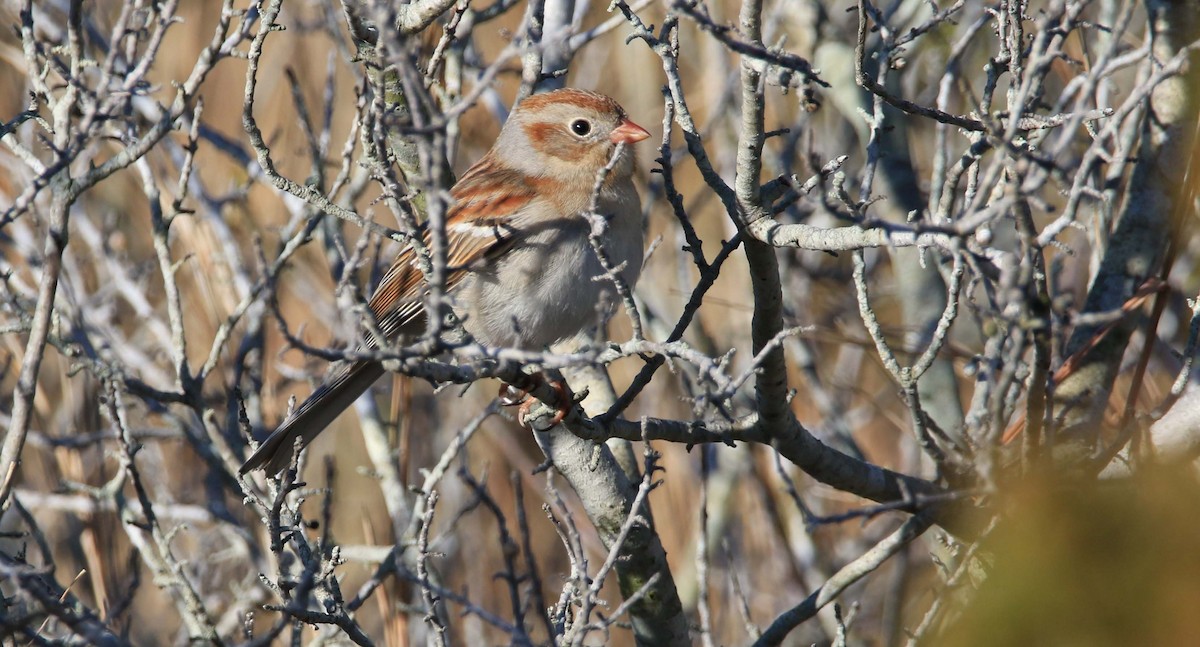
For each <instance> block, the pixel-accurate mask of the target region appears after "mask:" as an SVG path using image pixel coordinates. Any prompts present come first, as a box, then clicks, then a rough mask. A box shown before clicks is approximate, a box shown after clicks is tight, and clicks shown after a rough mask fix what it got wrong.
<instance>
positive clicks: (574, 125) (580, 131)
mask: <svg viewBox="0 0 1200 647" xmlns="http://www.w3.org/2000/svg"><path fill="white" fill-rule="evenodd" d="M571 132H573V133H575V134H576V135H579V136H580V137H585V136H587V134H588V133H590V132H592V123H591V122H590V121H588V120H587V119H576V120H575V121H572V122H571Z"/></svg>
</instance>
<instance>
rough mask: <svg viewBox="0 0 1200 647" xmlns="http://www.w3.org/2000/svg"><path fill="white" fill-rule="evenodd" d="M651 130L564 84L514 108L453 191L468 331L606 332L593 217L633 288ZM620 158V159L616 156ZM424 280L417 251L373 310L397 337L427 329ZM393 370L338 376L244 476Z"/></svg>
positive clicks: (456, 272)
mask: <svg viewBox="0 0 1200 647" xmlns="http://www.w3.org/2000/svg"><path fill="white" fill-rule="evenodd" d="M649 136H650V133H648V132H646V130H645V129H644V128H642V127H641V126H638V125H637V124H635V123H633V122H632V121H630V120H629V118H628V117H627V116H626V114H625V110H624V109H623V108H621V106H620V105H619V104H618V103H617V102H616V101H614V100H613V99H611V98H609V97H606V96H604V95H601V94H597V93H594V92H588V91H585V90H578V89H571V88H567V89H562V90H555V91H552V92H546V93H543V94H536V95H533V96H530V97H529V98H527V99H525V100H524V101H522V102H520V103H519V104H518V105H517V106H516V108H514V109H513V111H512V113H511V114H510V115H509V118H508V121H507V122H505V124H504V127H503V128H502V129H501V130H500V135H499V136H498V137H497V138H496V142H495V144H493V146H492V148H491V150H489V151H488V152H487V154H485V155H484V156H483V157H482V158H481V159H480V160H479V161H478V162H476V163H475V165H474V166H472V167H471V168H470V169H468V170H467V172H466V173H464V174H463V176H462V178H460V179H459V181H458V182H457V183H456V184H455V185H454V187H453V188H452V189H451V190H450V194H451V196H452V198H453V202H452V204H451V206H450V208H449V210H448V212H447V214H446V236H447V241H448V245H447V252H446V253H447V266H448V268H449V272H448V276H447V280H446V288H447V291H448V293H449V294H450V295H451V304H452V307H453V309H454V311H455V313H456V314H457V315H458V316H459V318H460V319H461V320H462V322H463V326H464V327H465V328H466V330H467V332H469V333H471V335H472V336H473V337H474V338H475V339H476V340H477V341H479V342H480V343H482V344H485V345H488V346H495V347H512V348H519V349H525V350H539V349H542V348H544V347H546V346H547V345H549V344H552V343H554V342H557V341H560V340H563V339H566V338H568V337H571V336H573V335H575V334H577V333H579V332H580V331H582V330H585V329H587V328H589V327H592V326H595V325H596V324H597V323H599V322H600V321H601V319H602V317H603V315H604V314H605V313H602V312H600V311H599V309H598V304H605V303H615V302H616V301H617V299H615V298H614V295H615V287H614V285H613V282H612V281H611V280H603V279H601V280H596V279H597V277H601V276H602V275H603V274H604V273H605V272H604V268H603V266H602V265H601V262H600V260H599V258H598V257H597V255H596V253H595V251H594V249H593V248H592V245H591V243H590V242H589V240H588V235H589V233H590V232H591V223H590V222H589V221H588V219H587V218H585V217H583V215H582V214H583V213H586V212H587V211H589V210H590V209H591V207H592V198H593V192H594V190H595V186H596V181H597V179H598V177H599V174H600V173H601V172H602V171H603V169H604V168H605V167H606V166H607V165H609V163H610V161H612V162H613V164H612V166H611V168H610V171H609V172H608V174H607V175H606V176H605V178H604V182H603V184H602V185H601V186H600V190H599V199H598V201H597V206H598V208H597V212H598V213H600V214H603V215H604V216H605V217H606V218H608V233H607V237H606V239H605V241H604V246H605V247H604V249H605V251H606V253H607V255H608V256H609V260H610V262H611V263H612V266H613V267H616V268H619V270H618V271H619V274H620V277H621V279H622V281H624V283H625V284H626V285H628V286H630V287H632V286H633V285H634V284H635V283H636V282H637V278H638V275H639V274H640V273H641V269H642V253H643V244H642V218H641V203H640V200H639V198H638V193H637V189H636V188H634V185H633V153H632V150H631V148H630V145H632V144H635V143H637V142H639V141H641V140H643V139H646V138H647V137H649ZM614 155H615V159H614ZM425 289H426V288H425V282H424V277H423V275H422V273H421V271H420V270H419V269H418V267H417V265H416V255H415V253H414V251H413V249H412V248H411V247H409V248H406V249H404V250H403V251H402V252H400V255H399V256H398V257H397V258H396V260H395V262H393V263H392V265H391V267H390V268H389V269H388V271H387V273H386V274H384V276H383V279H382V280H381V281H380V283H379V287H378V288H376V290H375V293H374V294H373V295H372V296H371V299H370V302H369V306H370V308H371V312H372V313H373V314H374V316H375V318H376V320H377V321H378V323H379V330H380V332H382V333H383V334H384V335H385V336H386V337H387V338H388V339H390V340H401V341H403V340H405V339H414V338H416V337H417V336H419V335H420V334H421V333H423V332H424V330H425V307H424V301H423V294H424V291H425ZM383 373H384V370H383V366H382V364H381V363H379V362H373V361H359V362H355V363H352V364H349V365H346V366H344V367H342V368H340V369H338V370H336V371H334V373H333V374H332V375H330V376H328V377H327V378H326V380H325V382H324V383H323V384H322V385H321V386H320V387H319V388H318V389H317V390H316V391H314V392H313V394H312V395H311V396H309V397H308V399H307V400H305V401H304V402H303V403H301V404H300V406H299V407H297V408H296V410H295V412H293V413H292V415H290V416H289V417H288V418H287V419H286V420H284V421H283V423H282V424H281V425H279V428H277V429H276V430H275V431H274V432H273V433H272V434H271V435H270V436H269V437H267V439H266V440H264V441H263V442H262V444H261V445H259V446H258V449H257V450H256V451H255V452H254V453H253V454H252V455H251V456H250V458H248V459H246V462H245V463H244V464H243V465H242V467H241V470H240V472H241V473H242V474H245V473H247V472H249V471H250V470H253V469H257V468H260V467H262V468H265V469H266V471H267V472H268V473H271V474H277V473H278V472H280V471H281V470H283V468H285V467H287V465H288V464H289V463H290V462H291V457H292V451H293V447H294V446H295V443H296V441H297V439H299V442H300V444H301V446H305V445H308V444H309V443H310V442H312V440H313V439H314V438H316V436H317V434H319V433H321V431H322V430H323V429H325V427H326V426H328V425H329V423H331V422H333V420H334V418H336V417H337V416H338V415H339V414H340V413H341V412H342V411H344V410H345V409H346V408H347V407H349V406H350V405H351V404H352V403H353V402H354V401H355V400H356V399H357V398H358V396H360V395H361V394H362V393H363V392H364V391H366V390H367V389H368V388H370V387H371V385H372V384H373V383H374V382H375V381H376V380H377V379H379V377H380V376H382V375H383Z"/></svg>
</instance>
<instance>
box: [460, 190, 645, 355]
mask: <svg viewBox="0 0 1200 647" xmlns="http://www.w3.org/2000/svg"><path fill="white" fill-rule="evenodd" d="M623 215H625V216H626V217H625V218H617V219H614V220H613V221H612V222H611V223H610V227H611V228H612V229H611V230H610V232H609V236H607V237H606V243H605V248H606V250H607V251H608V253H609V255H610V257H611V258H612V261H613V263H614V264H620V263H622V262H623V263H625V267H624V269H623V270H622V272H621V276H622V278H623V279H624V281H625V282H626V283H627V284H628V285H629V287H630V288H632V287H633V284H634V283H636V281H637V277H638V274H639V273H640V271H641V264H642V236H641V223H640V217H639V216H640V214H637V213H636V212H635V213H634V214H623ZM621 228H623V229H621ZM631 228H632V229H631ZM587 234H588V224H587V222H586V221H585V220H584V219H583V218H582V217H579V218H578V219H577V220H570V221H567V222H566V223H565V224H564V223H563V221H558V223H557V225H556V226H554V227H547V228H546V229H545V230H543V231H540V232H536V233H533V234H531V235H530V236H529V237H528V238H527V239H526V240H525V241H523V242H522V243H520V244H518V246H516V247H514V248H513V249H511V250H509V252H508V253H507V254H505V255H504V256H503V258H502V259H499V260H497V261H496V262H495V263H494V264H492V265H491V266H490V267H486V268H481V269H480V270H477V271H475V272H472V273H471V275H470V276H469V277H468V278H467V279H466V280H465V282H464V285H463V286H462V287H463V290H462V292H460V294H459V295H458V301H459V303H460V304H470V305H469V306H467V307H464V308H462V309H461V310H460V316H461V317H463V319H464V326H465V327H466V328H467V330H468V331H469V332H470V333H471V334H472V335H473V336H474V337H475V338H476V339H477V340H478V341H480V342H482V343H484V344H486V345H489V346H498V347H515V348H522V349H528V350H537V349H541V348H543V347H545V346H547V345H549V344H552V343H554V342H556V341H559V340H562V339H565V338H568V337H571V336H573V335H575V334H576V333H578V332H580V331H582V330H585V329H588V328H591V327H594V326H596V325H598V324H599V323H601V322H603V321H604V319H605V318H606V317H607V316H608V315H609V314H610V313H611V312H612V309H613V307H615V305H616V304H617V303H618V302H619V301H620V298H619V297H618V296H617V295H616V291H615V289H614V288H613V284H612V281H609V280H606V279H600V280H596V277H600V276H602V275H603V274H604V270H603V268H602V266H601V265H600V262H599V260H598V259H597V258H596V254H595V252H594V251H593V250H592V247H591V245H590V244H589V243H588V239H587ZM630 234H632V235H630ZM456 309H457V308H456Z"/></svg>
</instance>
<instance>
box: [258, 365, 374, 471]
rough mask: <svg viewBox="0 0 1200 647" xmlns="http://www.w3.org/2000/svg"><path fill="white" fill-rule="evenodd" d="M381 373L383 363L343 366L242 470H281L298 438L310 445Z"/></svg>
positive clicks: (276, 431) (263, 445) (302, 442)
mask: <svg viewBox="0 0 1200 647" xmlns="http://www.w3.org/2000/svg"><path fill="white" fill-rule="evenodd" d="M381 375H383V365H382V364H380V363H379V362H356V363H354V364H350V365H348V366H345V367H343V368H341V369H339V370H338V371H337V372H336V373H335V374H334V375H333V376H332V377H331V378H330V379H328V380H326V381H325V383H324V384H322V385H321V386H320V388H318V389H317V390H316V391H314V392H313V394H312V395H310V396H308V399H307V400H305V401H304V402H303V403H302V404H301V405H300V406H299V407H298V408H297V409H296V410H295V411H294V412H293V413H292V415H290V416H288V418H287V420H284V421H283V424H281V425H279V428H278V429H276V430H275V431H274V432H272V433H271V435H270V436H268V437H267V439H266V440H264V441H263V442H262V444H261V445H259V446H258V449H256V450H255V451H254V453H253V454H251V455H250V458H247V459H246V462H245V463H243V464H242V468H241V469H240V470H238V472H239V473H240V474H245V473H246V472H249V471H250V470H253V469H258V468H260V467H262V468H264V469H265V470H266V471H267V473H268V474H278V473H279V472H281V471H282V470H283V468H285V467H287V466H288V464H289V463H290V462H291V460H292V450H293V447H295V445H296V441H297V439H299V441H300V447H302V448H303V447H306V446H307V445H308V444H309V443H311V442H312V441H313V439H314V438H316V437H317V434H320V433H321V432H322V431H323V430H324V429H325V427H327V426H329V423H331V422H333V420H334V418H337V417H338V415H340V414H341V413H342V412H343V411H345V410H346V408H347V407H349V406H350V405H351V404H353V403H354V401H355V400H357V399H358V396H360V395H362V394H363V392H365V391H366V390H367V389H369V388H371V385H372V384H374V383H375V380H378V379H379V377H380V376H381Z"/></svg>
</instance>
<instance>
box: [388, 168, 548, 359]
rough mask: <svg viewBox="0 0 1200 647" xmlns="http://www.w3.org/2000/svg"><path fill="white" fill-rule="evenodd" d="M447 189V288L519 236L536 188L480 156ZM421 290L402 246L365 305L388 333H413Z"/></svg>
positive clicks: (419, 321)
mask: <svg viewBox="0 0 1200 647" xmlns="http://www.w3.org/2000/svg"><path fill="white" fill-rule="evenodd" d="M451 195H452V196H453V197H454V199H455V203H454V205H453V206H452V207H451V208H450V210H449V212H448V213H447V215H446V237H447V243H448V246H447V250H446V260H447V265H448V269H449V272H448V274H447V276H446V289H448V290H453V289H454V288H455V287H457V286H458V284H459V283H461V282H462V280H463V279H464V278H465V277H466V274H467V272H468V271H470V270H471V269H474V268H476V267H478V266H480V265H481V264H485V263H487V262H488V261H490V260H492V259H494V258H496V257H498V256H500V255H501V254H503V253H504V252H505V251H506V250H508V249H509V248H510V247H511V246H512V245H513V244H514V243H515V242H516V241H517V240H518V239H519V237H520V227H521V221H522V219H523V216H524V214H525V212H526V211H527V209H526V207H527V206H528V205H529V204H530V203H531V202H532V201H533V199H534V197H535V196H536V192H535V190H534V189H533V188H532V187H531V186H529V183H528V182H525V181H523V180H522V176H521V175H520V174H519V173H517V172H515V171H511V170H508V169H503V168H498V167H496V166H495V165H494V163H493V162H492V161H491V160H490V159H489V158H488V157H486V156H485V157H484V158H483V159H481V160H480V161H479V162H478V163H477V164H475V166H473V167H471V169H470V170H468V171H467V172H466V173H465V174H463V177H462V178H461V179H460V180H459V181H458V183H457V184H455V185H454V189H453V190H452V191H451ZM424 238H425V244H426V245H428V244H431V239H430V235H429V232H428V231H426V232H425V234H424ZM424 292H425V277H424V276H423V275H422V274H421V270H420V268H419V267H418V266H417V263H416V253H415V252H414V251H413V248H412V247H406V248H405V249H404V250H403V251H401V252H400V254H399V256H397V257H396V260H395V262H393V263H392V266H391V267H389V268H388V271H387V272H386V273H385V274H384V275H383V279H382V280H381V281H380V282H379V287H377V288H376V289H375V293H374V294H373V295H371V300H370V302H369V305H370V308H371V312H372V313H374V315H375V318H376V321H378V322H379V328H380V332H382V333H383V334H384V335H385V336H386V337H387V338H389V339H394V338H396V337H397V336H398V335H400V334H401V333H408V334H419V332H420V328H421V327H422V326H423V325H424V317H425V308H424V304H423V298H422V297H423V294H424Z"/></svg>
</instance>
